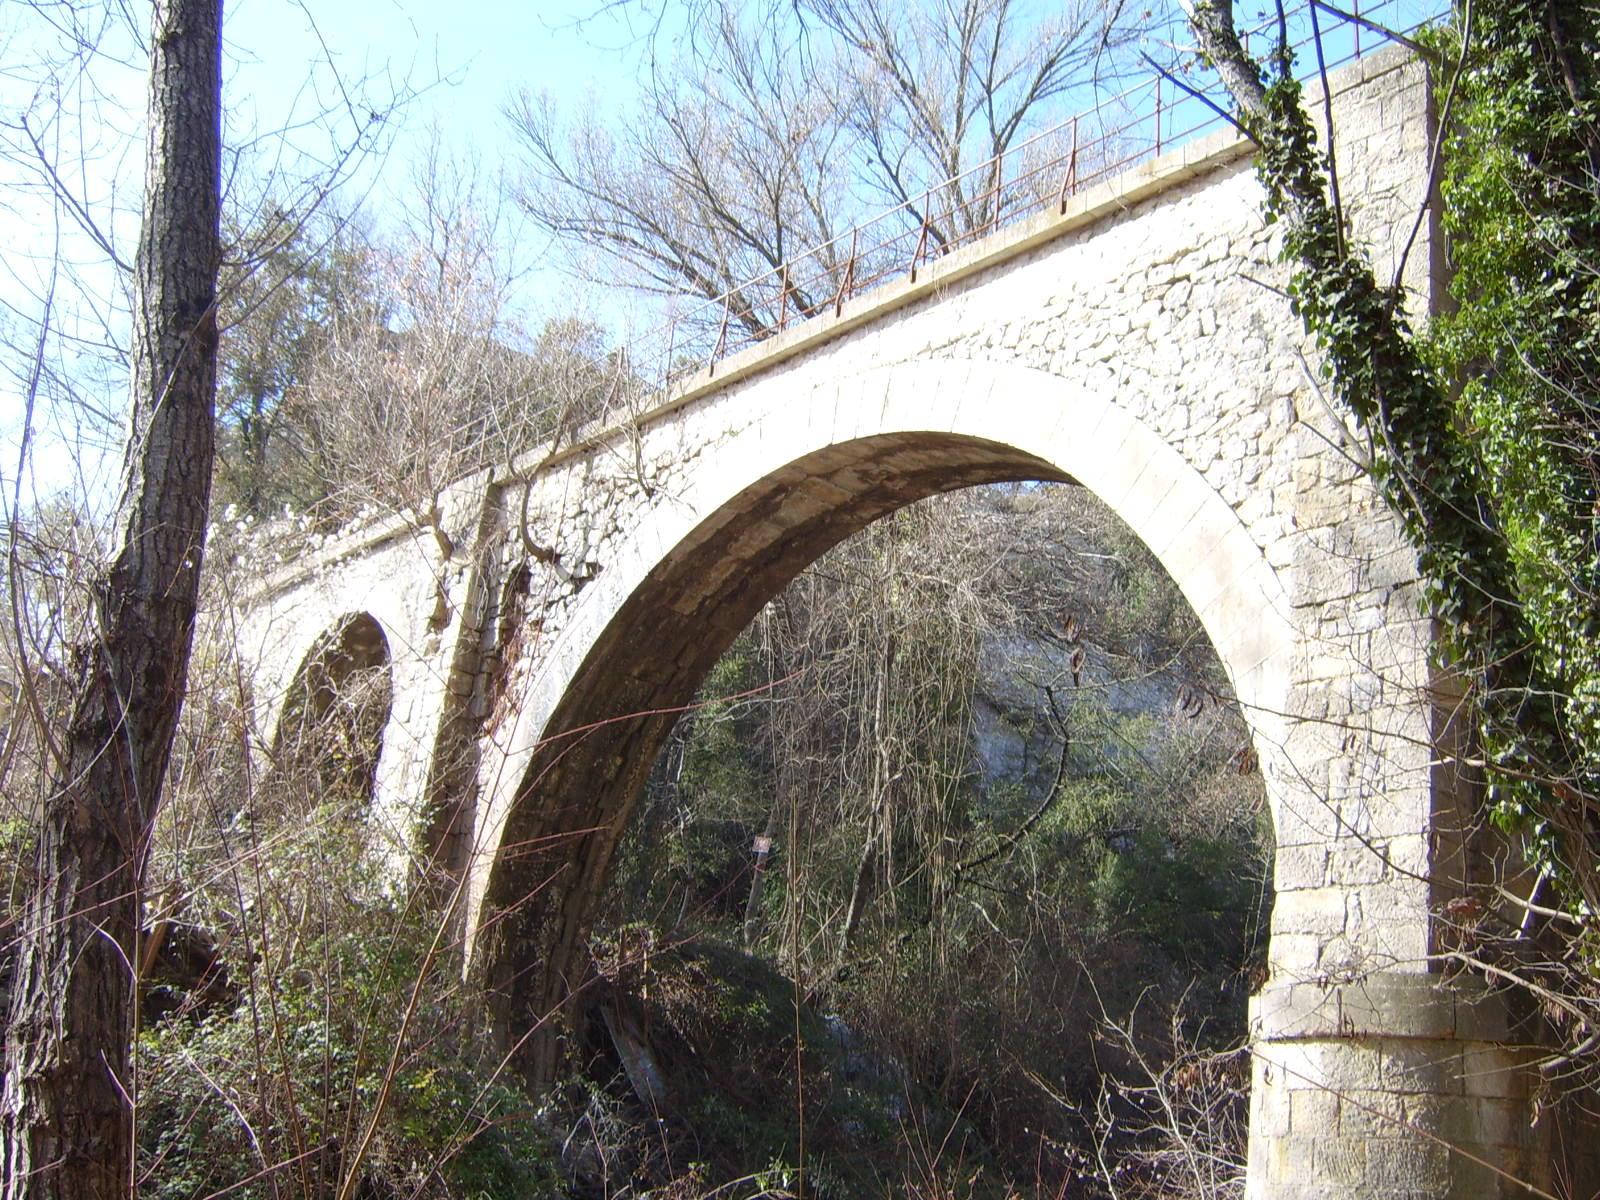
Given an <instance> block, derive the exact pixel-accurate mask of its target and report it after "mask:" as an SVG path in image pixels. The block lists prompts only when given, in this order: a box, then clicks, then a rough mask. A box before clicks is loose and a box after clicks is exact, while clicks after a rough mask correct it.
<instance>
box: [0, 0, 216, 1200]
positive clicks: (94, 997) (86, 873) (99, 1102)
mask: <svg viewBox="0 0 1600 1200" xmlns="http://www.w3.org/2000/svg"><path fill="white" fill-rule="evenodd" d="M221 44H222V3H221V0H156V2H155V4H154V5H153V9H152V15H151V26H150V41H149V52H150V75H149V111H148V118H149V120H148V139H149V140H148V149H147V155H146V176H145V211H144V221H143V226H142V231H141V234H140V239H139V250H138V257H137V260H136V263H135V297H134V319H133V338H132V365H133V373H132V387H131V396H130V436H129V439H128V446H127V452H126V458H125V462H124V468H123V484H122V495H121V500H120V502H119V505H118V509H117V519H116V525H115V531H114V537H115V544H114V546H113V548H112V551H111V555H110V558H109V562H108V565H107V567H106V568H105V570H104V572H103V574H102V575H101V577H100V578H99V580H98V581H97V586H96V589H95V590H96V596H95V605H96V613H95V618H94V621H93V631H92V638H93V640H92V641H89V642H88V643H86V644H84V645H82V646H80V647H78V648H77V650H76V652H75V664H74V666H75V673H76V674H75V681H74V693H73V702H72V715H71V718H70V721H69V723H68V726H67V729H66V730H65V736H64V737H63V738H62V739H61V741H60V744H59V747H58V751H57V754H56V757H55V761H54V771H53V777H54V786H53V787H52V788H51V790H50V794H49V796H48V797H47V799H46V802H45V806H44V812H43V813H42V816H41V821H40V827H39V833H38V849H37V852H36V861H35V887H34V892H33V894H32V896H31V897H30V899H29V901H28V904H27V907H26V909H25V911H24V914H23V916H22V919H21V930H20V941H19V948H18V952H17V962H16V968H15V973H14V977H13V982H12V999H11V1005H10V1014H9V1016H10V1020H9V1025H8V1027H7V1033H6V1074H5V1085H4V1100H3V1109H0V1135H3V1144H0V1156H3V1162H0V1189H3V1193H4V1195H5V1196H6V1197H8V1198H21V1197H39V1198H44V1197H63V1198H64V1197H76V1198H86V1197H87V1198H93V1200H100V1198H104V1200H112V1198H113V1197H116V1198H120V1197H124V1196H127V1195H130V1194H131V1193H132V1188H133V1177H132V1164H133V1122H134V1113H135V1103H134V1102H135V1098H136V1096H137V1083H136V1081H135V1079H134V1078H133V1076H132V1074H131V1072H130V1069H129V1062H130V1056H129V1043H130V1035H131V1030H132V1028H133V1025H134V1016H135V1007H136V1001H135V997H136V995H137V979H136V977H135V975H136V973H135V969H134V966H133V964H135V963H137V962H138V961H139V959H140V955H139V948H138V944H137V943H138V939H139V930H140V908H141V887H140V884H141V877H142V873H143V867H144V861H145V855H146V852H147V848H148V843H149V836H150V830H151V826H152V823H153V821H154V818H155V814H156V811H157V808H158V805H159V801H160V796H161V785H162V776H163V774H164V772H165V770H166V765H167V760H168V756H169V754H170V751H171V744H172V733H173V729H174V726H175V724H176V721H177V717H178V713H179V710H180V708H181V705H182V700H183V694H184V688H185V682H186V676H187V668H188V660H189V648H190V642H191V638H192V634H193V628H194V614H195V598H196V594H197V584H198V579H199V571H200V560H201V553H202V550H203V546H204V537H205V524H206V511H207V505H208V501H209V496H210V483H211V463H212V449H213V447H212V443H213V432H212V431H213V408H214V404H215V393H216V342H217V335H216V281H217V264H218V256H219V250H218V211H219V200H218V196H219V189H220V163H221V100H220V93H221Z"/></svg>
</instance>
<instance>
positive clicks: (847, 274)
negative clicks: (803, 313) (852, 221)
mask: <svg viewBox="0 0 1600 1200" xmlns="http://www.w3.org/2000/svg"><path fill="white" fill-rule="evenodd" d="M860 236H861V226H859V225H857V226H856V227H855V228H854V229H852V230H851V231H850V260H849V261H848V262H847V263H845V265H844V277H843V278H842V279H840V280H839V291H838V294H837V295H835V296H834V298H833V315H834V316H836V317H837V316H839V315H840V314H841V313H843V312H844V302H845V301H846V300H848V299H850V298H851V297H852V296H854V295H855V290H856V245H857V239H858V238H860Z"/></svg>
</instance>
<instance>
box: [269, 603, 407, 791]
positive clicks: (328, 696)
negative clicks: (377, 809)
mask: <svg viewBox="0 0 1600 1200" xmlns="http://www.w3.org/2000/svg"><path fill="white" fill-rule="evenodd" d="M393 700H394V677H393V655H392V653H391V650H390V644H389V638H388V636H387V635H386V634H385V632H384V629H383V626H382V624H381V623H380V622H379V621H378V620H377V619H376V618H375V617H373V615H372V614H371V613H368V612H351V613H346V614H344V615H343V616H341V617H340V618H339V619H338V620H337V621H336V622H335V623H334V624H333V625H332V626H331V627H330V628H328V629H326V630H323V631H322V632H321V633H319V634H318V635H317V636H316V637H314V638H313V639H312V641H311V643H310V645H309V646H308V647H307V648H306V649H305V651H304V653H303V654H301V655H300V660H299V666H298V668H297V669H296V670H295V673H294V677H293V679H292V680H291V681H290V683H289V685H288V686H287V687H286V688H285V689H284V691H283V694H282V696H281V697H279V698H278V700H277V703H276V705H275V713H276V715H275V720H274V723H273V733H272V741H271V746H272V760H273V768H274V770H275V771H276V772H278V773H280V774H284V773H289V774H293V775H296V776H300V777H302V778H300V779H298V781H297V782H298V783H299V784H301V785H305V784H308V783H312V782H316V783H318V784H325V783H326V782H327V780H328V779H329V778H331V777H332V775H333V774H341V775H348V774H350V773H351V772H354V773H355V774H356V776H358V777H357V778H351V779H347V780H344V781H343V785H344V786H345V787H347V788H348V789H349V790H350V791H351V793H352V795H354V794H356V793H359V794H361V795H363V796H364V797H365V799H366V801H367V802H368V803H369V804H370V802H371V801H372V800H373V798H374V794H375V792H376V790H377V779H378V772H379V769H380V764H381V760H382V754H383V746H384V743H385V741H386V740H387V739H386V738H385V733H386V732H387V729H388V726H389V723H390V718H391V716H392V712H393ZM330 755H333V756H337V757H339V758H340V759H341V760H342V761H340V762H338V763H337V764H336V765H334V766H331V767H330V765H329V764H328V763H327V761H326V760H327V758H328V756H330ZM317 760H321V761H320V762H319V761H317ZM318 790H319V791H320V787H319V788H318Z"/></svg>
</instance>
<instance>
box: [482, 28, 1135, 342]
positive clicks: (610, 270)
mask: <svg viewBox="0 0 1600 1200" xmlns="http://www.w3.org/2000/svg"><path fill="white" fill-rule="evenodd" d="M691 7H692V12H691V14H690V15H689V16H688V17H687V18H686V21H687V23H688V24H689V25H690V26H691V27H692V30H693V33H692V35H691V36H690V37H688V38H687V39H686V41H685V43H684V44H685V46H686V49H685V50H684V51H682V52H681V53H680V55H679V56H678V57H677V58H676V59H673V60H667V59H665V58H664V59H663V60H661V62H660V63H659V65H653V66H652V68H651V70H650V71H649V72H648V74H647V77H646V79H645V86H644V96H643V99H642V101H641V103H640V107H639V109H638V110H637V111H636V112H634V113H632V114H630V115H629V118H628V120H627V122H626V124H625V125H623V126H621V127H615V128H614V127H613V126H612V125H610V124H608V123H607V122H606V120H605V119H604V118H603V117H601V116H597V115H595V114H594V113H593V112H592V111H591V112H588V113H586V114H584V115H583V116H581V117H579V118H577V119H576V120H573V121H571V122H570V123H568V122H566V121H564V120H563V116H562V112H561V108H560V105H559V104H558V102H557V101H556V99H554V98H552V97H551V96H550V95H548V94H537V93H534V92H531V91H524V92H523V93H522V94H521V95H520V97H519V98H518V99H517V101H516V102H515V103H514V104H513V105H512V107H511V110H510V116H511V120H512V124H513V127H514V129H515V132H516V135H517V137H518V138H519V139H520V141H521V143H522V147H523V150H524V161H525V166H526V171H525V174H524V177H523V181H522V183H521V186H520V188H519V192H518V197H519V199H520V201H521V203H522V204H523V206H524V207H525V208H526V210H527V211H528V213H529V214H530V215H531V216H532V217H533V219H534V220H535V221H536V222H537V223H538V224H540V225H541V226H543V227H544V228H546V229H547V230H549V231H550V232H551V233H552V234H554V235H555V236H556V237H557V238H558V239H560V240H561V241H562V242H564V243H565V244H566V245H567V247H568V248H569V249H572V250H574V251H576V252H578V254H579V255H580V268H581V269H583V270H586V271H589V272H592V273H593V275H594V277H596V278H603V279H604V280H605V281H606V282H607V283H615V282H616V281H617V276H618V272H617V268H618V266H619V265H620V266H621V267H622V268H623V270H622V274H621V278H622V281H623V282H625V283H628V284H631V285H633V286H636V287H639V288H642V289H644V290H646V291H650V292H655V293H661V294H668V295H683V294H687V295H692V296H697V297H700V298H703V299H707V300H712V299H717V298H719V297H721V296H723V295H724V294H725V293H727V294H730V295H731V297H732V299H731V302H730V304H729V311H730V314H731V317H732V320H734V321H736V322H739V323H741V324H742V325H743V326H744V328H745V330H746V331H747V332H748V333H749V334H751V335H753V336H757V337H759V336H762V335H763V333H764V332H765V331H766V330H767V329H769V328H772V327H774V326H776V325H778V324H779V323H781V320H782V317H783V315H784V312H788V313H795V312H799V313H802V314H809V313H811V312H815V311H819V310H820V309H821V308H822V307H823V306H824V305H825V304H826V303H827V302H828V301H830V300H832V299H833V298H834V295H835V293H836V291H837V289H838V287H839V285H840V283H841V281H842V278H843V274H844V272H845V271H846V270H847V269H848V264H849V263H850V262H851V261H852V247H851V245H850V239H849V237H848V236H844V237H843V240H842V241H841V242H840V243H839V244H836V245H829V243H831V242H832V241H833V239H836V238H839V237H841V235H848V233H849V230H850V229H851V227H852V226H854V225H856V224H858V223H860V222H861V221H862V220H863V218H865V217H866V216H868V215H870V214H871V213H873V212H874V211H875V210H877V209H880V208H883V207H885V206H887V205H902V206H904V208H903V210H902V212H903V215H902V218H901V222H900V226H899V228H900V229H902V230H903V229H905V228H907V227H909V228H910V229H912V230H917V229H918V228H919V227H921V228H922V229H925V230H926V238H927V240H928V244H929V247H930V249H931V250H932V251H934V252H937V250H938V249H939V248H940V247H941V246H943V245H946V244H948V243H950V242H951V241H953V240H954V239H956V238H958V237H960V236H961V235H963V234H965V233H967V232H969V231H971V230H973V229H983V228H987V227H988V225H989V224H990V223H991V222H992V221H993V219H994V216H995V205H996V204H997V203H998V201H999V199H1000V194H1001V192H1000V188H999V174H998V172H999V170H1000V169H1001V167H1002V161H1003V159H1004V156H1005V155H1006V154H1007V152H1008V151H1009V150H1011V149H1012V148H1013V147H1014V146H1016V145H1017V144H1018V143H1020V142H1021V141H1022V140H1024V139H1025V138H1026V137H1028V136H1029V135H1030V134H1031V133H1033V132H1037V131H1039V130H1040V129H1041V128H1042V125H1043V123H1044V119H1045V118H1046V117H1047V116H1048V115H1049V114H1051V113H1052V111H1054V110H1053V109H1052V107H1051V105H1052V101H1057V102H1059V101H1061V100H1063V99H1064V98H1065V97H1066V95H1067V93H1069V92H1070V91H1071V90H1072V89H1073V88H1074V87H1075V86H1077V85H1079V84H1083V83H1085V82H1086V81H1087V80H1090V79H1092V78H1093V77H1094V76H1095V75H1096V74H1097V72H1098V70H1099V69H1100V66H1101V62H1100V60H1101V57H1102V55H1104V54H1105V53H1106V52H1107V51H1108V50H1110V49H1112V48H1114V47H1116V46H1118V45H1120V44H1121V43H1123V42H1125V41H1126V40H1127V38H1128V37H1129V34H1130V28H1129V27H1130V22H1129V21H1128V20H1126V19H1125V13H1124V4H1123V2H1122V0H1108V2H1100V0H1069V2H1068V3H1066V4H1063V5H1060V6H1055V7H1056V8H1057V9H1058V12H1057V15H1056V16H1054V17H1052V18H1049V19H1040V17H1039V15H1038V14H1037V13H1036V12H1032V11H1028V10H1026V8H1025V6H1024V5H1022V4H1020V3H1017V2H1016V0H957V2H955V3H949V4H939V5H931V6H925V5H914V4H904V3H899V2H897V0H798V2H796V3H794V4H792V5H791V4H789V3H787V0H785V2H782V3H778V2H769V3H763V4H761V5H756V6H746V5H738V4H733V3H730V2H728V0H704V2H702V3H699V4H695V5H692V6H691ZM652 62H653V63H654V62H655V60H652ZM1057 115H1060V114H1059V113H1057ZM985 164H988V165H987V166H985ZM974 168H977V170H976V172H975V173H973V172H974ZM963 175H965V178H962V179H960V180H958V181H957V182H954V183H951V182H950V180H951V179H952V177H956V176H963ZM814 247H824V248H823V249H821V250H820V251H818V252H817V253H816V254H815V255H813V256H812V261H810V262H809V264H808V266H807V268H806V269H805V270H804V271H803V272H797V273H795V274H794V275H793V276H790V275H785V276H784V279H783V285H782V288H781V289H767V290H766V291H765V292H763V294H762V297H761V298H760V299H758V298H757V297H756V296H755V295H754V294H749V295H746V294H744V293H743V292H741V291H740V289H741V287H742V285H744V284H745V283H746V282H747V281H749V280H752V279H754V278H756V277H757V276H760V275H762V274H764V273H768V272H779V271H782V269H783V267H784V264H786V263H788V262H790V261H791V260H792V259H794V258H796V257H797V256H798V255H800V254H801V253H803V252H805V251H808V250H811V249H812V248H814ZM855 249H856V252H857V253H858V254H859V253H861V252H863V251H865V250H866V249H867V248H866V247H856V248H855ZM583 252H596V253H597V255H598V257H597V259H596V260H595V261H593V262H582V261H581V254H582V253H583ZM868 257H869V258H870V254H869V255H868Z"/></svg>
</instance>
